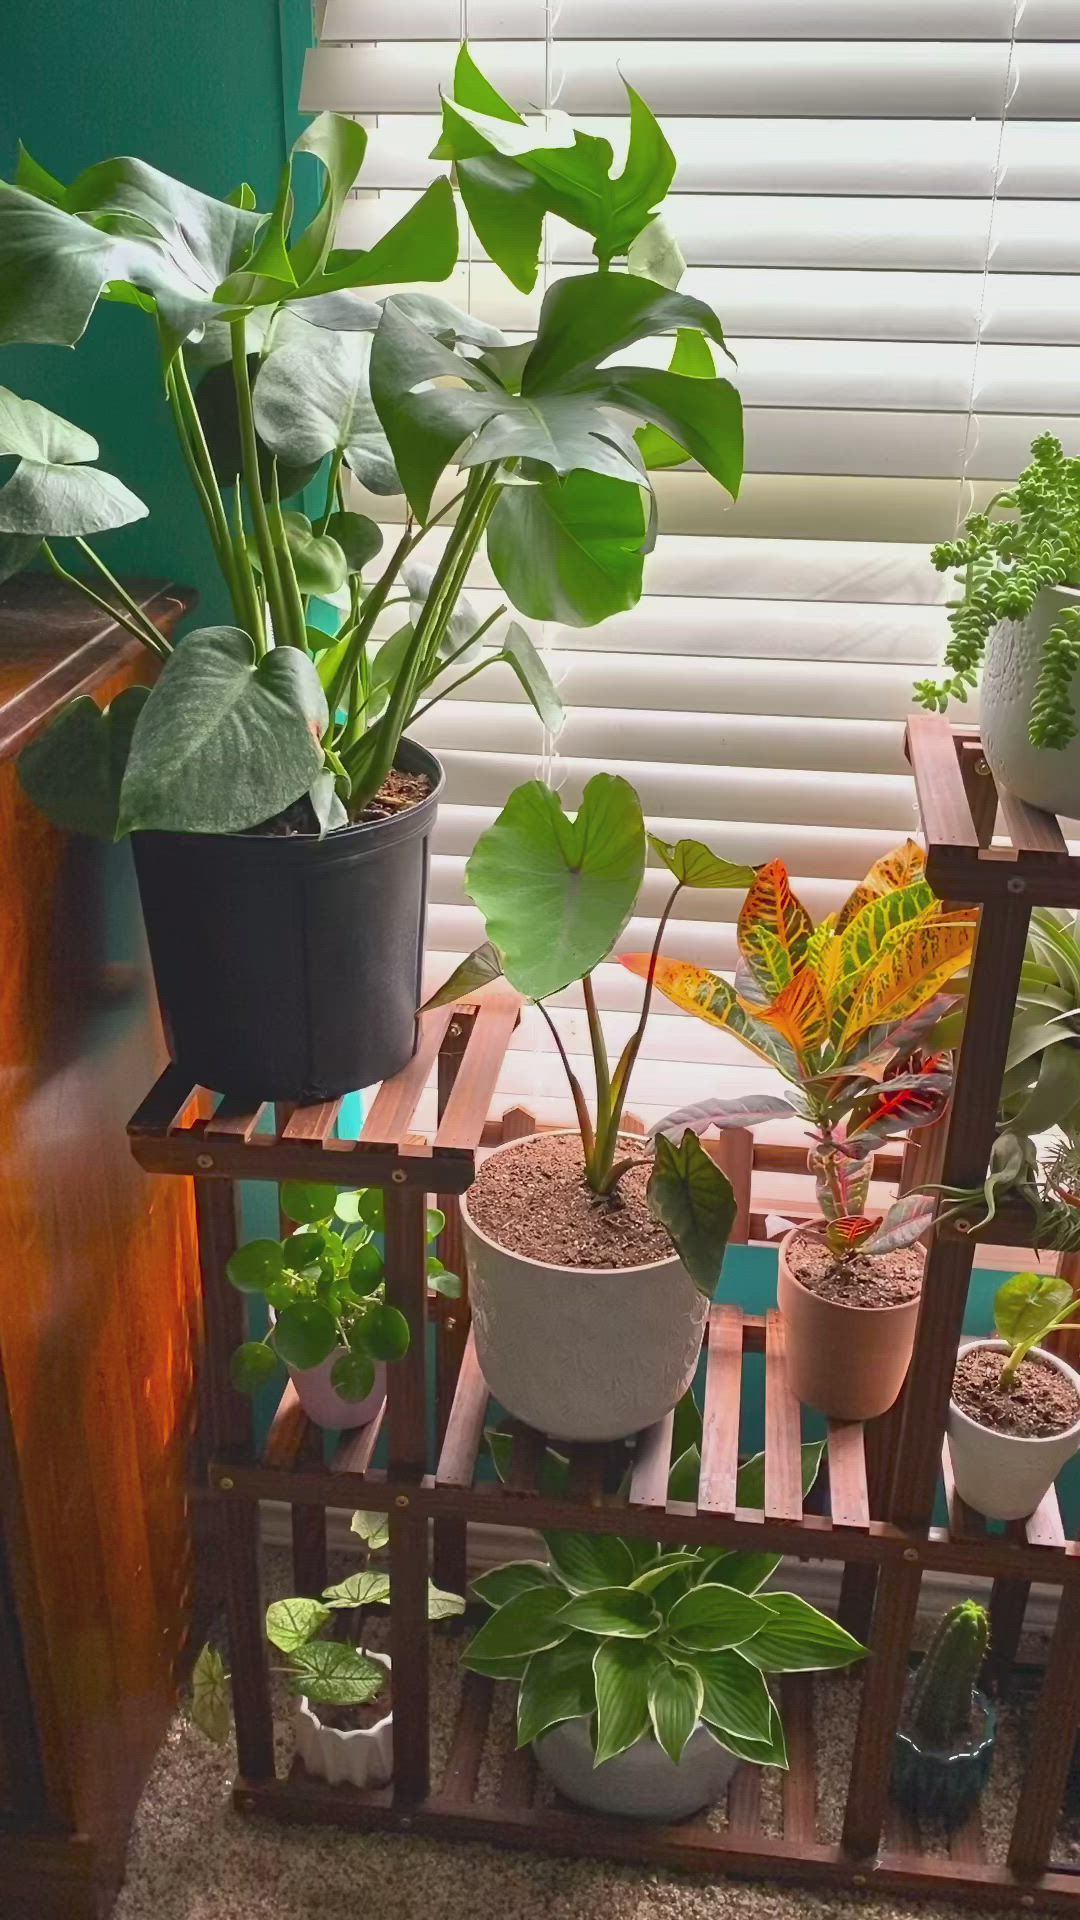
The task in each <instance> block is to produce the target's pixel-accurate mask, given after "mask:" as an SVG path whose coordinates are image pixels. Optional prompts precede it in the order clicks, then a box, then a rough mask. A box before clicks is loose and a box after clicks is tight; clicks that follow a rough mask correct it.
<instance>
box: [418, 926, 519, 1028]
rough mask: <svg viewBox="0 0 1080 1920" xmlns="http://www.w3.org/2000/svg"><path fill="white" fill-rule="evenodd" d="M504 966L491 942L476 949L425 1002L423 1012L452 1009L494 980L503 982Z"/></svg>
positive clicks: (488, 941)
mask: <svg viewBox="0 0 1080 1920" xmlns="http://www.w3.org/2000/svg"><path fill="white" fill-rule="evenodd" d="M502 973H503V964H502V961H501V959H500V958H499V955H498V954H497V953H496V951H495V948H494V947H493V946H492V944H491V941H490V940H485V941H484V944H483V946H482V947H475V948H474V949H473V951H472V953H470V954H467V955H466V957H465V959H464V960H462V961H460V962H459V964H458V965H457V966H456V967H455V968H454V971H453V973H452V974H451V975H450V978H449V979H448V980H444V981H443V984H442V986H441V987H439V989H438V991H437V992H435V993H433V994H432V995H431V996H430V998H429V999H427V1000H425V1001H424V1005H423V1007H422V1008H421V1012H423V1013H426V1012H427V1011H428V1009H429V1008H430V1007H452V1006H453V1004H454V1002H455V1000H467V999H468V997H469V995H470V994H472V993H476V992H478V991H479V989H480V988H481V987H486V986H488V985H490V983H491V981H492V980H501V979H502Z"/></svg>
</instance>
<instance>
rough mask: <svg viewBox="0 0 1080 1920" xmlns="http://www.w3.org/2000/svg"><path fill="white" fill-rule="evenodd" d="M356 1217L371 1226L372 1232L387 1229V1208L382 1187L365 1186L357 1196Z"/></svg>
mask: <svg viewBox="0 0 1080 1920" xmlns="http://www.w3.org/2000/svg"><path fill="white" fill-rule="evenodd" d="M356 1217H357V1219H358V1220H362V1221H363V1223H364V1225H365V1226H366V1227H370V1228H371V1231H372V1233H384V1232H385V1231H386V1210H385V1208H384V1206H383V1195H382V1188H381V1187H365V1188H364V1189H363V1191H362V1192H361V1193H360V1194H359V1195H358V1196H357V1202H356Z"/></svg>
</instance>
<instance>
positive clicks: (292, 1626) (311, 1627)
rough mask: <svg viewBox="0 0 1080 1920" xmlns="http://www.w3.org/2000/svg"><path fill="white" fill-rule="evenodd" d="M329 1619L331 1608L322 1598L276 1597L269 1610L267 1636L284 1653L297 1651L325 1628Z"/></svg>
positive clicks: (272, 1644)
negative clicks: (291, 1598)
mask: <svg viewBox="0 0 1080 1920" xmlns="http://www.w3.org/2000/svg"><path fill="white" fill-rule="evenodd" d="M329 1618H330V1609H329V1607H324V1606H323V1605H322V1603H321V1602H320V1601H318V1600H305V1599H298V1600H275V1601H273V1602H272V1603H271V1605H270V1606H268V1607H267V1609H266V1637H267V1639H268V1640H269V1641H270V1644H271V1646H275V1647H279V1648H280V1649H281V1651H282V1653H295V1652H296V1651H297V1649H298V1648H300V1647H304V1646H306V1645H307V1643H308V1641H309V1640H311V1639H313V1638H314V1636H315V1634H317V1633H318V1632H319V1631H320V1629H321V1628H322V1627H325V1625H326V1623H327V1621H328V1620H329Z"/></svg>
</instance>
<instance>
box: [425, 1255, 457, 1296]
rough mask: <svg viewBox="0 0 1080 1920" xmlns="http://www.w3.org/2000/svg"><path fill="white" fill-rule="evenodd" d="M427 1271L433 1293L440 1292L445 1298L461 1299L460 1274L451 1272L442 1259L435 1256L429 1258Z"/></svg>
mask: <svg viewBox="0 0 1080 1920" xmlns="http://www.w3.org/2000/svg"><path fill="white" fill-rule="evenodd" d="M427 1271H428V1286H429V1287H430V1288H431V1291H432V1293H437V1294H440V1295H441V1296H442V1298H443V1299H444V1300H460V1299H461V1292H462V1288H461V1275H460V1274H457V1273H451V1272H450V1271H449V1269H448V1268H447V1267H444V1266H443V1263H442V1261H441V1260H437V1259H435V1258H434V1256H432V1257H431V1258H430V1259H429V1260H428V1269H427Z"/></svg>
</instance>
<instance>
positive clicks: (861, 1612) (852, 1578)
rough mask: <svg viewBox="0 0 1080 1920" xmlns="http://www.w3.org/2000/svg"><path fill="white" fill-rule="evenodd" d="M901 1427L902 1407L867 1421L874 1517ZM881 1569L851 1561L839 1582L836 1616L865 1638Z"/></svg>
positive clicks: (882, 1497)
mask: <svg viewBox="0 0 1080 1920" xmlns="http://www.w3.org/2000/svg"><path fill="white" fill-rule="evenodd" d="M899 1430H900V1407H899V1404H897V1406H895V1407H890V1408H889V1411H888V1413H883V1414H882V1415H881V1418H880V1419H878V1420H871V1421H869V1422H868V1424H867V1426H866V1429H865V1433H864V1445H865V1448H866V1481H867V1493H868V1495H869V1500H870V1513H871V1517H872V1518H874V1519H877V1518H878V1517H879V1516H880V1515H881V1514H882V1513H883V1512H884V1508H885V1501H886V1498H887V1495H888V1487H889V1473H890V1466H891V1459H892V1450H893V1447H894V1446H895V1445H896V1438H897V1435H898V1433H899ZM877 1586H878V1570H877V1567H876V1566H875V1565H874V1563H873V1561H872V1560H864V1561H860V1560H849V1561H848V1562H847V1565H846V1566H845V1568H844V1571H843V1575H842V1577H841V1581H840V1603H839V1606H838V1607H837V1612H836V1617H837V1619H838V1620H839V1622H840V1625H841V1626H842V1627H846V1628H847V1630H848V1632H849V1633H853V1634H854V1635H855V1638H856V1640H866V1639H867V1638H868V1636H869V1633H870V1627H871V1623H872V1621H873V1618H874V1601H875V1598H876V1597H877Z"/></svg>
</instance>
